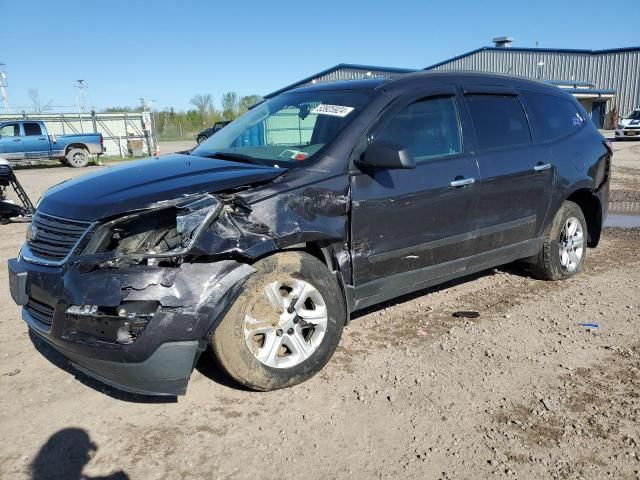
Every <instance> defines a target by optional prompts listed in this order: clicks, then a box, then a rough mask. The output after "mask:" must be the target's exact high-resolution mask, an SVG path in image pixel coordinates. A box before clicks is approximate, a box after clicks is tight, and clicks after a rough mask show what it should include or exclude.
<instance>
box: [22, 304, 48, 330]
mask: <svg viewBox="0 0 640 480" xmlns="http://www.w3.org/2000/svg"><path fill="white" fill-rule="evenodd" d="M24 308H25V309H26V310H27V312H29V314H30V315H31V316H32V317H33V318H35V319H36V320H38V321H39V322H40V323H44V324H45V325H48V326H51V324H52V323H53V307H50V306H49V305H47V304H44V303H41V302H38V301H37V300H34V299H33V298H29V301H28V302H27V304H26V305H25V306H24Z"/></svg>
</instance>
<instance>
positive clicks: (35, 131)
mask: <svg viewBox="0 0 640 480" xmlns="http://www.w3.org/2000/svg"><path fill="white" fill-rule="evenodd" d="M22 125H23V127H24V134H25V135H26V136H27V137H29V136H37V135H42V130H40V125H38V124H37V123H30V122H25V123H23V124H22Z"/></svg>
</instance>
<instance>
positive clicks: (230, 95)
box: [221, 92, 238, 120]
mask: <svg viewBox="0 0 640 480" xmlns="http://www.w3.org/2000/svg"><path fill="white" fill-rule="evenodd" d="M221 103H222V117H223V118H224V119H225V120H234V119H235V118H236V117H237V116H238V94H237V93H236V92H227V93H224V94H222V101H221Z"/></svg>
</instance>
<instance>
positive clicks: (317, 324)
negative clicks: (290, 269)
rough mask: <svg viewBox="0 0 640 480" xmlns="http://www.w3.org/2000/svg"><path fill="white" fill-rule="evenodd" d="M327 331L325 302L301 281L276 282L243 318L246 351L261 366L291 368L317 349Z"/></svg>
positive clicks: (311, 287)
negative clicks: (249, 352) (248, 351)
mask: <svg viewBox="0 0 640 480" xmlns="http://www.w3.org/2000/svg"><path fill="white" fill-rule="evenodd" d="M326 331H327V306H326V304H325V302H324V298H322V295H321V294H320V292H319V291H318V289H317V288H315V287H314V286H313V285H311V284H310V283H308V282H305V281H304V280H299V279H296V278H291V279H289V280H288V281H287V282H286V284H285V283H283V282H281V281H276V282H272V283H270V284H268V285H267V286H266V287H265V289H264V298H258V300H257V302H256V303H254V304H253V305H252V306H251V307H250V308H249V310H248V311H247V313H246V314H245V317H244V334H245V340H246V342H247V347H248V348H249V350H250V351H251V353H252V354H253V356H254V357H255V358H256V359H257V360H258V361H259V362H260V363H262V364H263V365H266V366H268V367H271V368H290V367H294V366H296V365H299V364H300V363H302V362H304V361H305V360H306V359H308V358H309V357H310V356H311V355H313V353H314V352H315V351H316V350H317V349H318V347H319V346H320V344H321V343H322V340H323V339H324V335H325V333H326Z"/></svg>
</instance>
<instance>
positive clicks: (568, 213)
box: [532, 201, 587, 280]
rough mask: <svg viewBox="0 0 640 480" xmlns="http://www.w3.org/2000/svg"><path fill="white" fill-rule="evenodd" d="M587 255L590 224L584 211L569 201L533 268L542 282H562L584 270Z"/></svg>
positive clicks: (550, 229) (558, 214)
mask: <svg viewBox="0 0 640 480" xmlns="http://www.w3.org/2000/svg"><path fill="white" fill-rule="evenodd" d="M586 254H587V221H586V220H585V217H584V213H583V212H582V209H581V208H580V207H579V206H578V205H577V204H576V203H574V202H570V201H565V202H564V203H563V204H562V206H561V207H560V209H559V210H558V212H557V213H556V216H555V217H554V218H553V221H552V222H551V225H549V226H548V227H547V230H546V231H545V234H544V244H543V246H542V249H541V250H540V253H538V255H537V257H535V263H534V264H533V265H532V269H533V272H532V273H533V274H534V275H535V276H536V277H537V278H540V279H542V280H562V279H565V278H569V277H572V276H573V275H575V274H577V273H579V272H580V271H581V270H582V266H583V264H584V259H585V256H586Z"/></svg>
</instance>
